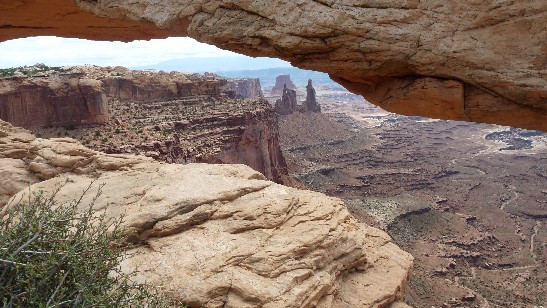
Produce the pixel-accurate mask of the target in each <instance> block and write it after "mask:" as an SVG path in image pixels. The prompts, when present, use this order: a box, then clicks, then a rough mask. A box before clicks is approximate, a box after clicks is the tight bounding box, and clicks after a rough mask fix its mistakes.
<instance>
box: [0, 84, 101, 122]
mask: <svg viewBox="0 0 547 308" xmlns="http://www.w3.org/2000/svg"><path fill="white" fill-rule="evenodd" d="M109 116H110V115H109V111H108V100H107V97H106V95H105V93H104V91H103V89H102V83H101V82H100V81H98V80H95V79H91V78H86V77H85V76H83V75H82V74H64V75H62V76H61V75H56V76H53V77H47V76H46V77H12V78H4V79H0V119H2V120H5V121H8V122H10V123H12V124H14V125H18V126H24V127H39V126H46V125H55V126H59V125H82V124H98V123H104V122H106V121H107V120H108V119H109Z"/></svg>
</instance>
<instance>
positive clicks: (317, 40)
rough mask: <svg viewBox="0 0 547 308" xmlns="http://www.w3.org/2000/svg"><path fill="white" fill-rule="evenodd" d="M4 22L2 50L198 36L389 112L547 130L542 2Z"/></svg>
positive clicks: (106, 12)
mask: <svg viewBox="0 0 547 308" xmlns="http://www.w3.org/2000/svg"><path fill="white" fill-rule="evenodd" d="M0 12H1V13H2V16H5V18H4V19H3V21H2V25H0V40H7V39H11V38H17V37H26V36H33V35H60V36H69V37H81V38H90V39H96V40H112V39H116V40H124V41H129V40H134V39H143V38H158V37H166V36H168V35H170V36H191V37H193V38H196V39H197V40H199V41H202V42H207V43H211V44H214V45H216V46H219V47H221V48H224V49H229V50H233V51H236V52H240V53H243V54H247V55H251V56H270V57H277V58H282V59H285V60H288V61H290V62H291V63H292V64H293V65H295V66H298V67H301V68H307V69H314V70H319V71H323V72H327V73H329V74H330V75H331V77H332V78H333V79H334V80H336V81H338V82H340V83H341V84H342V85H343V86H345V87H347V88H348V89H349V90H351V91H352V92H355V93H358V94H362V95H363V96H365V98H367V100H369V101H371V102H372V103H374V104H377V105H379V106H381V107H382V108H384V109H386V110H388V111H392V112H397V113H401V114H406V115H422V116H429V117H434V118H443V119H454V120H465V121H476V122H488V123H496V124H504V125H512V126H518V127H522V128H528V129H538V130H543V131H547V111H546V110H547V104H546V100H547V78H546V77H547V69H546V67H547V57H545V54H546V53H547V45H546V44H547V43H546V42H547V30H546V29H545V26H544V25H545V20H546V19H547V2H545V1H542V0H531V1H511V0H504V1H474V0H464V1H457V2H454V1H453V2H447V1H441V0H435V1H427V2H425V1H417V0H407V1H392V0H384V1H379V0H361V1H353V0H339V1H335V0H321V1H309V0H298V1H285V0H283V1H281V0H280V1H275V2H274V3H272V1H264V0H261V1H257V0H243V1H236V0H224V1H220V0H217V1H205V0H198V1H189V0H186V1H161V2H158V1H151V0H136V1H127V0H98V1H82V0H77V1H76V3H75V2H74V1H72V0H55V1H44V0H31V1H13V2H10V3H9V4H2V5H0ZM89 12H91V13H93V14H90V13H89ZM59 16H61V18H59ZM97 16H101V17H97Z"/></svg>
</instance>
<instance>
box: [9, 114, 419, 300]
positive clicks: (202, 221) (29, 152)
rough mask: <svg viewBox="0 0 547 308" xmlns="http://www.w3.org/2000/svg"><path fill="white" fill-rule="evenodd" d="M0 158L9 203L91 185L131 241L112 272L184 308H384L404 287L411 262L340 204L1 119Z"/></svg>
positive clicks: (100, 207) (229, 169)
mask: <svg viewBox="0 0 547 308" xmlns="http://www.w3.org/2000/svg"><path fill="white" fill-rule="evenodd" d="M0 160H1V162H2V163H1V164H0V173H2V174H3V175H7V176H8V177H11V178H12V179H11V180H10V181H9V183H13V185H12V186H10V187H8V186H6V185H5V183H4V182H2V186H0V188H1V189H2V190H1V191H0V192H1V193H2V195H3V198H2V199H0V200H2V201H0V202H2V204H5V203H6V199H7V198H9V197H11V201H10V202H9V205H8V206H13V205H15V204H16V202H17V200H21V198H25V197H24V196H25V195H26V194H28V193H29V191H37V190H43V191H45V192H51V191H53V190H55V189H56V187H59V185H60V186H61V189H60V191H59V193H58V194H57V199H58V200H59V201H60V202H63V201H69V200H72V199H73V198H74V197H75V196H78V195H79V194H81V192H82V189H83V188H85V187H88V186H89V185H90V183H91V182H92V181H95V182H94V184H92V188H93V189H96V188H97V187H98V186H100V185H104V186H103V188H102V191H103V193H102V195H101V196H100V197H99V198H98V199H97V200H96V202H95V205H94V210H95V211H96V212H97V213H105V214H106V215H107V216H108V217H117V216H119V215H120V214H125V220H124V226H125V227H126V230H127V233H126V234H127V239H128V241H131V242H134V243H136V247H135V248H133V249H131V250H129V251H128V252H127V260H125V261H124V262H123V263H122V264H121V268H122V269H123V270H124V271H133V270H134V269H135V267H137V268H138V275H137V276H136V277H135V279H136V280H139V281H141V282H146V283H148V284H150V285H153V286H159V287H161V288H162V289H163V290H164V291H165V292H166V293H167V294H168V295H169V296H171V297H172V298H175V299H178V300H181V301H183V302H185V303H186V304H188V305H189V306H190V307H221V306H222V307H385V306H388V305H390V304H391V303H394V302H397V301H399V300H400V299H401V297H402V294H403V292H404V288H405V285H406V283H407V280H408V275H409V271H410V267H411V264H412V257H411V256H410V255H409V254H407V253H405V252H403V251H402V250H400V249H399V248H397V247H396V246H395V245H394V244H392V243H391V240H390V238H389V236H388V235H387V234H385V233H384V232H382V231H379V230H377V229H374V228H371V227H368V226H366V225H364V224H361V223H358V222H357V221H356V220H355V219H354V218H353V217H352V216H351V215H350V214H349V213H348V211H347V210H346V208H345V207H344V206H343V203H342V202H341V201H340V200H338V199H335V198H329V197H326V196H324V195H322V194H320V193H315V192H309V191H301V190H297V189H293V188H288V187H284V186H281V185H278V184H275V183H272V182H268V181H266V180H265V179H264V176H263V175H261V174H260V173H257V172H256V171H253V170H251V169H250V168H248V167H245V166H242V165H231V166H227V165H203V164H190V165H169V164H162V163H158V162H154V161H152V160H151V159H147V158H145V157H139V156H131V155H107V154H103V153H100V152H96V151H93V150H90V149H87V148H85V147H84V146H82V145H80V144H79V143H77V142H76V141H75V140H71V139H40V138H35V137H34V136H33V135H31V134H30V133H29V132H27V131H25V130H23V129H18V128H14V127H12V126H11V125H9V124H7V123H5V122H1V121H0ZM1 179H2V180H3V181H5V180H4V179H5V177H2V178H1ZM40 180H44V181H42V182H39V181H40ZM32 183H35V184H33V185H31V186H30V189H26V188H27V187H28V186H27V185H28V184H32ZM92 198H93V196H92V195H87V196H85V197H84V198H83V206H85V204H86V203H88V202H89V201H90V200H91V199H92ZM5 209H6V208H4V210H5ZM82 209H83V208H82ZM83 210H85V209H83Z"/></svg>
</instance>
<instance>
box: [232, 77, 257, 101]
mask: <svg viewBox="0 0 547 308" xmlns="http://www.w3.org/2000/svg"><path fill="white" fill-rule="evenodd" d="M222 90H223V92H225V93H230V95H229V96H231V98H237V99H258V98H261V97H263V96H264V95H263V93H262V87H261V86H260V79H258V78H230V79H227V82H226V85H224V86H223V87H222Z"/></svg>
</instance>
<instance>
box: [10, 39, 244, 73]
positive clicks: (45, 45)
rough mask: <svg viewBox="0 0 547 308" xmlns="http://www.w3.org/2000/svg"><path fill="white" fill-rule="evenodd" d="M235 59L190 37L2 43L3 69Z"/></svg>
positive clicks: (225, 52)
mask: <svg viewBox="0 0 547 308" xmlns="http://www.w3.org/2000/svg"><path fill="white" fill-rule="evenodd" d="M232 56H237V54H236V53H234V52H231V51H227V50H222V49H219V48H217V47H215V46H212V45H208V44H203V43H200V42H198V41H196V40H194V39H192V38H187V37H183V38H181V37H177V38H174V37H173V38H167V39H161V40H150V41H134V42H130V43H122V42H97V41H89V40H81V39H68V38H60V37H53V36H42V37H30V38H24V39H16V40H10V41H6V42H2V43H0V68H10V67H17V66H23V65H33V64H36V63H44V64H46V65H48V66H66V65H82V64H95V65H100V66H114V65H121V66H126V67H133V66H143V65H149V64H155V63H160V62H163V61H167V60H171V59H182V58H192V57H232Z"/></svg>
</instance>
